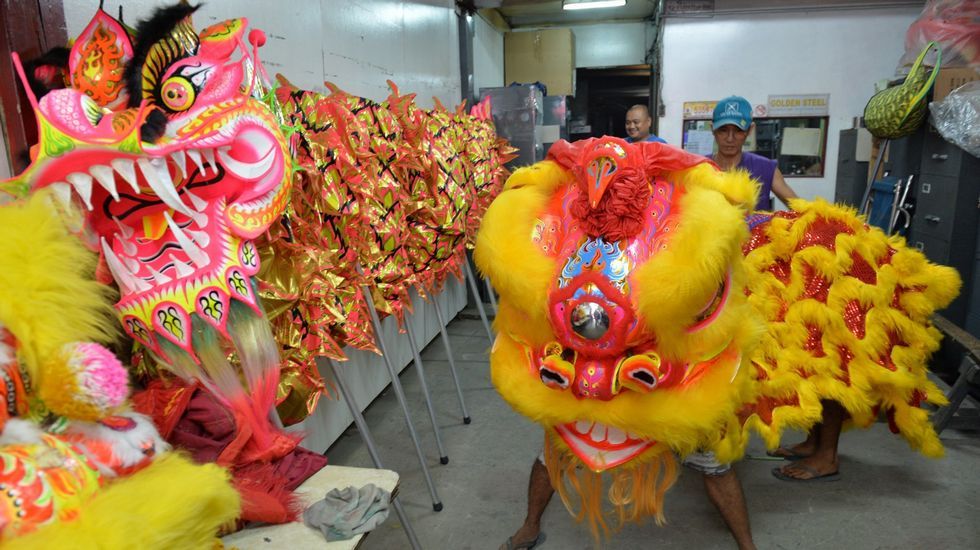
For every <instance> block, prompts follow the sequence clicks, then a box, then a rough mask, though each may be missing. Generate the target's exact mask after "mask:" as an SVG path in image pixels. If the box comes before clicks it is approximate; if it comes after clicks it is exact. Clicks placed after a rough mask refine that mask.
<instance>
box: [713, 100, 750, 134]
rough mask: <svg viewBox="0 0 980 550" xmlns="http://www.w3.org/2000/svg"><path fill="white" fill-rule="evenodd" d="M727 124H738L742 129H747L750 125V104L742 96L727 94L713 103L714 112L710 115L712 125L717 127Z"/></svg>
mask: <svg viewBox="0 0 980 550" xmlns="http://www.w3.org/2000/svg"><path fill="white" fill-rule="evenodd" d="M727 124H732V125H735V126H738V128H739V129H740V130H742V131H745V130H748V129H749V126H751V125H752V105H750V104H749V102H748V101H747V100H746V99H745V98H744V97H741V96H737V95H733V96H729V97H726V98H725V99H722V100H721V101H719V102H718V104H717V105H715V112H714V114H713V115H712V117H711V125H712V127H714V128H715V129H718V128H721V127H722V126H725V125H727Z"/></svg>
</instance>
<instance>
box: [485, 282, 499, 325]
mask: <svg viewBox="0 0 980 550" xmlns="http://www.w3.org/2000/svg"><path fill="white" fill-rule="evenodd" d="M483 282H484V283H486V285H487V294H489V295H490V305H491V306H492V307H493V316H494V317H496V316H497V295H496V294H495V293H494V292H493V285H491V284H490V279H483Z"/></svg>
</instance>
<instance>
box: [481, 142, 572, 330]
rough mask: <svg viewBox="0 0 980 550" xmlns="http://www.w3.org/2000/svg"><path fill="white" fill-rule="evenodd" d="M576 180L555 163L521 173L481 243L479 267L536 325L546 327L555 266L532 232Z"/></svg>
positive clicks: (490, 214)
mask: <svg viewBox="0 0 980 550" xmlns="http://www.w3.org/2000/svg"><path fill="white" fill-rule="evenodd" d="M571 178H572V176H571V174H570V173H569V172H567V171H565V170H563V169H562V168H561V167H560V166H558V165H557V164H556V163H554V162H551V161H546V162H541V163H538V164H535V165H534V166H530V167H527V168H521V169H519V170H517V171H516V172H514V174H513V175H512V176H511V177H510V178H509V179H508V180H507V184H506V185H505V186H504V190H503V192H501V193H500V195H498V196H497V198H496V199H494V201H493V203H492V204H491V205H490V208H489V209H488V210H487V212H486V214H484V216H483V221H482V222H481V223H480V232H479V233H478V234H477V237H476V249H475V250H474V252H473V259H474V261H475V262H476V265H477V267H478V268H479V269H480V271H481V272H482V273H484V274H485V275H487V276H488V277H489V278H490V279H491V280H492V281H493V286H494V288H495V289H496V290H497V292H499V293H500V295H501V299H502V300H507V301H509V302H511V303H513V304H517V306H518V307H519V308H520V310H521V311H522V312H523V314H525V315H527V316H529V317H530V318H531V319H532V320H533V321H537V322H540V321H544V322H545V323H547V311H548V308H547V298H548V288H549V285H550V284H551V281H552V280H553V279H554V275H555V264H554V262H553V261H552V260H550V259H549V258H548V257H547V256H545V255H544V254H543V253H542V252H541V250H540V249H539V248H538V247H537V246H536V245H535V244H534V243H533V242H531V232H532V231H533V228H534V224H535V222H536V221H537V217H538V214H539V213H540V212H542V211H543V210H544V208H545V206H546V205H547V204H548V201H549V200H550V199H551V195H552V192H553V191H554V190H555V188H557V187H559V186H562V185H566V184H568V183H570V182H571ZM498 325H499V321H498Z"/></svg>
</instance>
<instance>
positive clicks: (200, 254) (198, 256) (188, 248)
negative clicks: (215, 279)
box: [163, 212, 210, 267]
mask: <svg viewBox="0 0 980 550" xmlns="http://www.w3.org/2000/svg"><path fill="white" fill-rule="evenodd" d="M163 217H164V218H166V220H167V225H169V226H170V231H171V232H173V234H174V238H176V239H177V243H179V244H180V247H181V248H183V249H184V252H186V253H187V257H188V258H190V259H191V261H192V262H194V265H196V266H197V267H207V265H208V263H210V262H209V261H208V255H207V253H205V252H204V251H203V250H201V249H200V247H198V246H197V245H196V244H195V243H194V241H193V240H191V238H190V237H188V236H187V233H184V230H183V229H181V228H180V226H179V225H177V223H176V222H174V219H173V218H172V217H171V216H170V212H164V213H163Z"/></svg>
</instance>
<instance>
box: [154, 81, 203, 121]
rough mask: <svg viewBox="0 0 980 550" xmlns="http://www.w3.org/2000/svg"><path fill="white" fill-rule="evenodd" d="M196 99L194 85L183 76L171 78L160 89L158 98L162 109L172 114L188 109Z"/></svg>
mask: <svg viewBox="0 0 980 550" xmlns="http://www.w3.org/2000/svg"><path fill="white" fill-rule="evenodd" d="M196 97H197V90H196V89H195V88H194V85H193V84H191V82H190V81H189V80H187V79H186V78H184V77H183V76H172V77H170V78H168V79H167V80H165V81H164V83H163V86H161V87H160V98H161V99H162V100H163V105H164V107H166V108H167V109H169V110H171V111H174V112H181V111H186V110H187V109H190V108H191V105H194V100H195V99H196Z"/></svg>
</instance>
